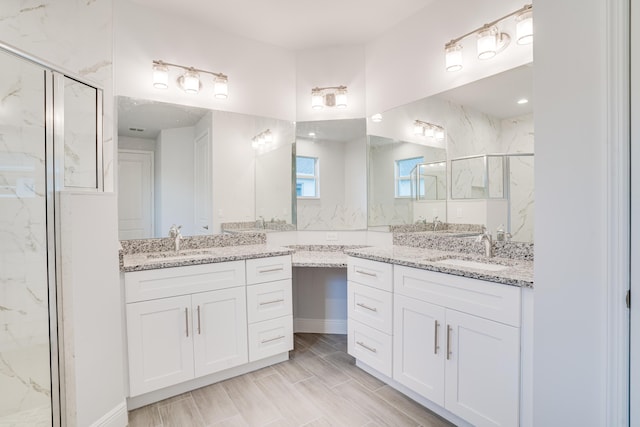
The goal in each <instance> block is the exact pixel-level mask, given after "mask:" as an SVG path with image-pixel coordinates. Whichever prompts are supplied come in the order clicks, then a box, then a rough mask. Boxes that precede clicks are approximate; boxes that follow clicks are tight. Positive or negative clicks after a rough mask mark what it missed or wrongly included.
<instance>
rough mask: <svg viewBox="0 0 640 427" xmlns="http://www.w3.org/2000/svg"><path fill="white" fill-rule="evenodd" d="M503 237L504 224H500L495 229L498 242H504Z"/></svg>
mask: <svg viewBox="0 0 640 427" xmlns="http://www.w3.org/2000/svg"><path fill="white" fill-rule="evenodd" d="M504 237H505V233H504V225H502V224H500V225H499V226H498V228H497V229H496V240H497V241H498V242H504Z"/></svg>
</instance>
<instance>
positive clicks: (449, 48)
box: [444, 4, 533, 71]
mask: <svg viewBox="0 0 640 427" xmlns="http://www.w3.org/2000/svg"><path fill="white" fill-rule="evenodd" d="M512 16H515V17H516V42H517V43H518V44H519V45H524V44H529V43H532V42H533V5H532V4H527V5H524V6H523V7H522V8H520V9H518V10H516V11H514V12H511V13H509V14H507V15H505V16H503V17H501V18H498V19H496V20H495V21H492V22H489V23H488V24H485V25H483V26H482V27H480V28H476V29H475V30H473V31H470V32H468V33H467V34H465V35H463V36H460V37H458V38H455V39H453V40H451V41H450V42H449V43H447V44H445V45H444V58H445V68H446V70H447V71H459V70H461V69H462V45H461V44H460V42H461V41H462V40H463V39H465V38H467V37H469V36H472V35H476V47H477V50H478V59H490V58H493V57H494V56H496V54H498V53H500V52H502V51H503V50H504V49H505V48H506V47H507V46H508V45H509V42H510V41H511V36H510V35H509V34H507V33H504V32H502V31H500V29H499V28H498V24H499V23H500V22H502V21H504V20H505V19H507V18H510V17H512Z"/></svg>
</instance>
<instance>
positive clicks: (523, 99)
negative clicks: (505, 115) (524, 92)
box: [518, 98, 529, 105]
mask: <svg viewBox="0 0 640 427" xmlns="http://www.w3.org/2000/svg"><path fill="white" fill-rule="evenodd" d="M528 102H529V100H528V99H527V98H522V99H518V104H520V105H522V104H526V103H528Z"/></svg>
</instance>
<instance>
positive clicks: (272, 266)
mask: <svg viewBox="0 0 640 427" xmlns="http://www.w3.org/2000/svg"><path fill="white" fill-rule="evenodd" d="M283 279H291V255H282V256H276V257H269V258H255V259H248V260H247V285H253V284H255V283H264V282H274V281H276V280H283Z"/></svg>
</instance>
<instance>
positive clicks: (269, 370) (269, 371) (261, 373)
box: [247, 366, 276, 380]
mask: <svg viewBox="0 0 640 427" xmlns="http://www.w3.org/2000/svg"><path fill="white" fill-rule="evenodd" d="M275 373H276V371H275V370H274V369H273V366H267V367H265V368H262V369H258V370H257V371H253V372H249V373H248V374H247V375H248V376H249V377H250V378H252V379H254V380H257V379H258V378H262V377H266V376H269V375H273V374H275Z"/></svg>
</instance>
